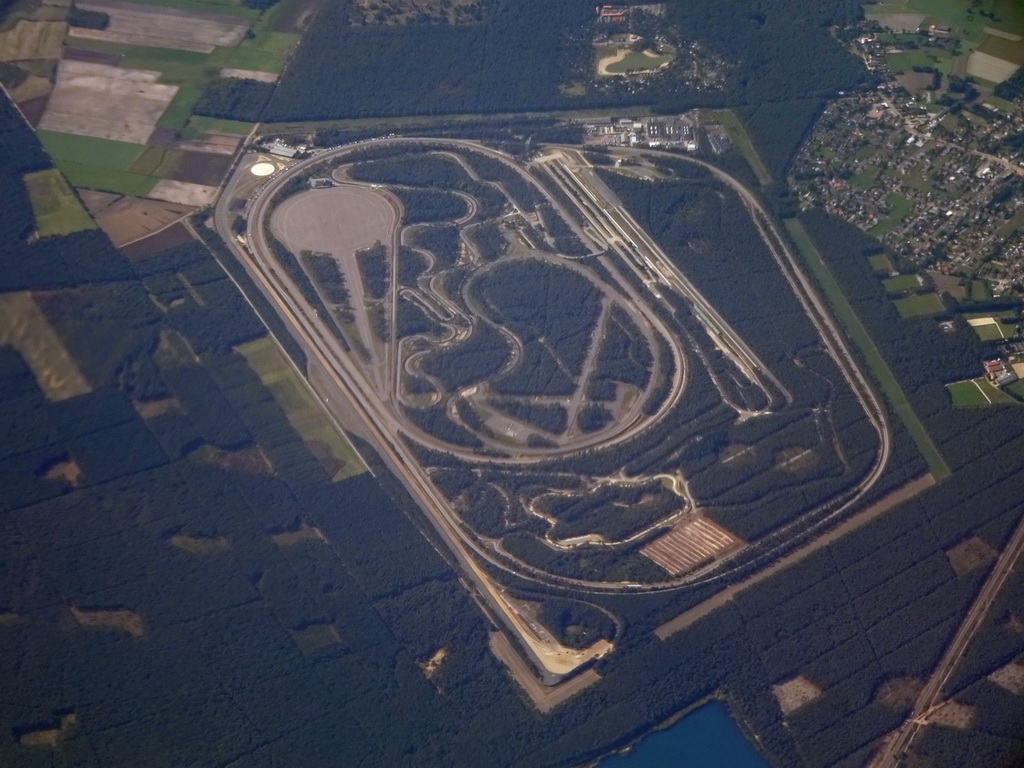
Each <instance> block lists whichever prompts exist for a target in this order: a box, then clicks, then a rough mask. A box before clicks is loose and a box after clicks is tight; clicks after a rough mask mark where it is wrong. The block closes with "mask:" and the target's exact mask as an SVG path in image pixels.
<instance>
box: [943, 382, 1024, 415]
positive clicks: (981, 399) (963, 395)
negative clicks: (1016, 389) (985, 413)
mask: <svg viewBox="0 0 1024 768" xmlns="http://www.w3.org/2000/svg"><path fill="white" fill-rule="evenodd" d="M1018 383H1019V382H1018ZM1011 386H1016V385H1011ZM946 389H947V391H948V392H949V398H950V400H951V401H952V403H953V405H954V407H956V408H976V407H978V406H985V405H1018V401H1017V400H1015V399H1014V398H1012V397H1010V395H1008V394H1006V393H1005V392H1003V391H1002V390H1001V389H999V388H998V387H995V386H993V385H992V384H991V382H989V381H988V379H986V378H984V377H981V378H978V379H969V380H967V381H958V382H956V383H954V384H947V385H946Z"/></svg>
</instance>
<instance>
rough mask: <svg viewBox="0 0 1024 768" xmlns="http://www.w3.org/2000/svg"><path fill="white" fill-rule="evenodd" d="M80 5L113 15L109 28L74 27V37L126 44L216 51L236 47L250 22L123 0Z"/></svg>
mask: <svg viewBox="0 0 1024 768" xmlns="http://www.w3.org/2000/svg"><path fill="white" fill-rule="evenodd" d="M77 5H78V7H79V8H82V9H84V10H87V11H98V12H100V13H106V14H107V15H108V16H110V25H109V26H108V27H107V28H106V29H84V28H82V27H73V28H72V29H71V32H70V36H71V37H77V38H81V39H88V40H102V41H105V42H111V43H124V44H126V45H141V46H151V47H156V48H172V49H175V50H179V51H193V52H195V53H212V52H213V49H214V48H215V47H216V46H236V45H238V44H239V43H240V42H242V39H243V38H244V37H245V33H246V30H248V29H249V22H248V21H246V20H245V19H240V18H238V17H237V16H228V15H227V14H221V13H203V12H200V11H192V10H189V11H184V10H177V9H174V8H161V7H159V6H155V5H144V4H141V3H126V2H120V1H119V0H81V1H80V2H79V3H77Z"/></svg>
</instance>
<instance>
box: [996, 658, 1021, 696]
mask: <svg viewBox="0 0 1024 768" xmlns="http://www.w3.org/2000/svg"><path fill="white" fill-rule="evenodd" d="M988 679H989V680H991V681H992V682H993V683H995V684H996V685H998V686H999V687H1000V688H1002V689H1003V690H1006V691H1009V692H1010V693H1012V694H1014V695H1015V696H1021V695H1024V664H1021V663H1019V662H1016V661H1011V662H1010V663H1009V664H1007V665H1006V666H1005V667H1000V668H999V669H997V670H996V671H995V672H993V673H992V674H991V675H989V676H988Z"/></svg>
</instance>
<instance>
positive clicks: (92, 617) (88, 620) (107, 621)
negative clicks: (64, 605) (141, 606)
mask: <svg viewBox="0 0 1024 768" xmlns="http://www.w3.org/2000/svg"><path fill="white" fill-rule="evenodd" d="M71 615H72V616H74V617H75V621H77V622H78V625H79V626H80V627H83V628H85V629H116V630H119V631H121V632H127V633H128V634H129V635H131V636H132V637H142V636H143V635H145V634H146V625H145V623H144V622H143V621H142V617H141V616H140V615H139V614H137V613H136V612H135V611H131V610H128V609H127V608H77V607H75V606H71Z"/></svg>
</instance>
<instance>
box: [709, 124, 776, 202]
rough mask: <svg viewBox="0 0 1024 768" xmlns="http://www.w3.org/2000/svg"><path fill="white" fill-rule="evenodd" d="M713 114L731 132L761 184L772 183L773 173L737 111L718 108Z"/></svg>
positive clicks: (730, 134) (733, 139)
mask: <svg viewBox="0 0 1024 768" xmlns="http://www.w3.org/2000/svg"><path fill="white" fill-rule="evenodd" d="M711 116H712V118H713V120H717V121H718V122H719V123H721V124H722V126H723V127H724V128H725V130H726V131H728V132H729V138H731V139H732V143H733V144H735V145H736V147H737V148H738V149H739V151H740V152H741V153H742V154H743V157H744V159H745V160H746V161H747V164H748V165H749V166H750V168H751V170H752V171H753V172H754V174H755V175H756V176H757V180H758V181H759V182H761V185H762V186H764V185H766V184H771V183H772V175H771V174H770V173H769V172H768V168H767V167H765V164H764V163H763V162H761V157H760V155H758V154H757V150H756V149H755V148H754V142H753V140H752V139H751V138H750V134H749V133H747V129H746V128H745V127H744V125H743V122H742V121H741V120H740V119H739V118H738V117H737V116H736V113H734V112H733V111H732V110H731V109H717V110H713V111H712V112H711ZM709 122H711V121H709Z"/></svg>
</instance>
